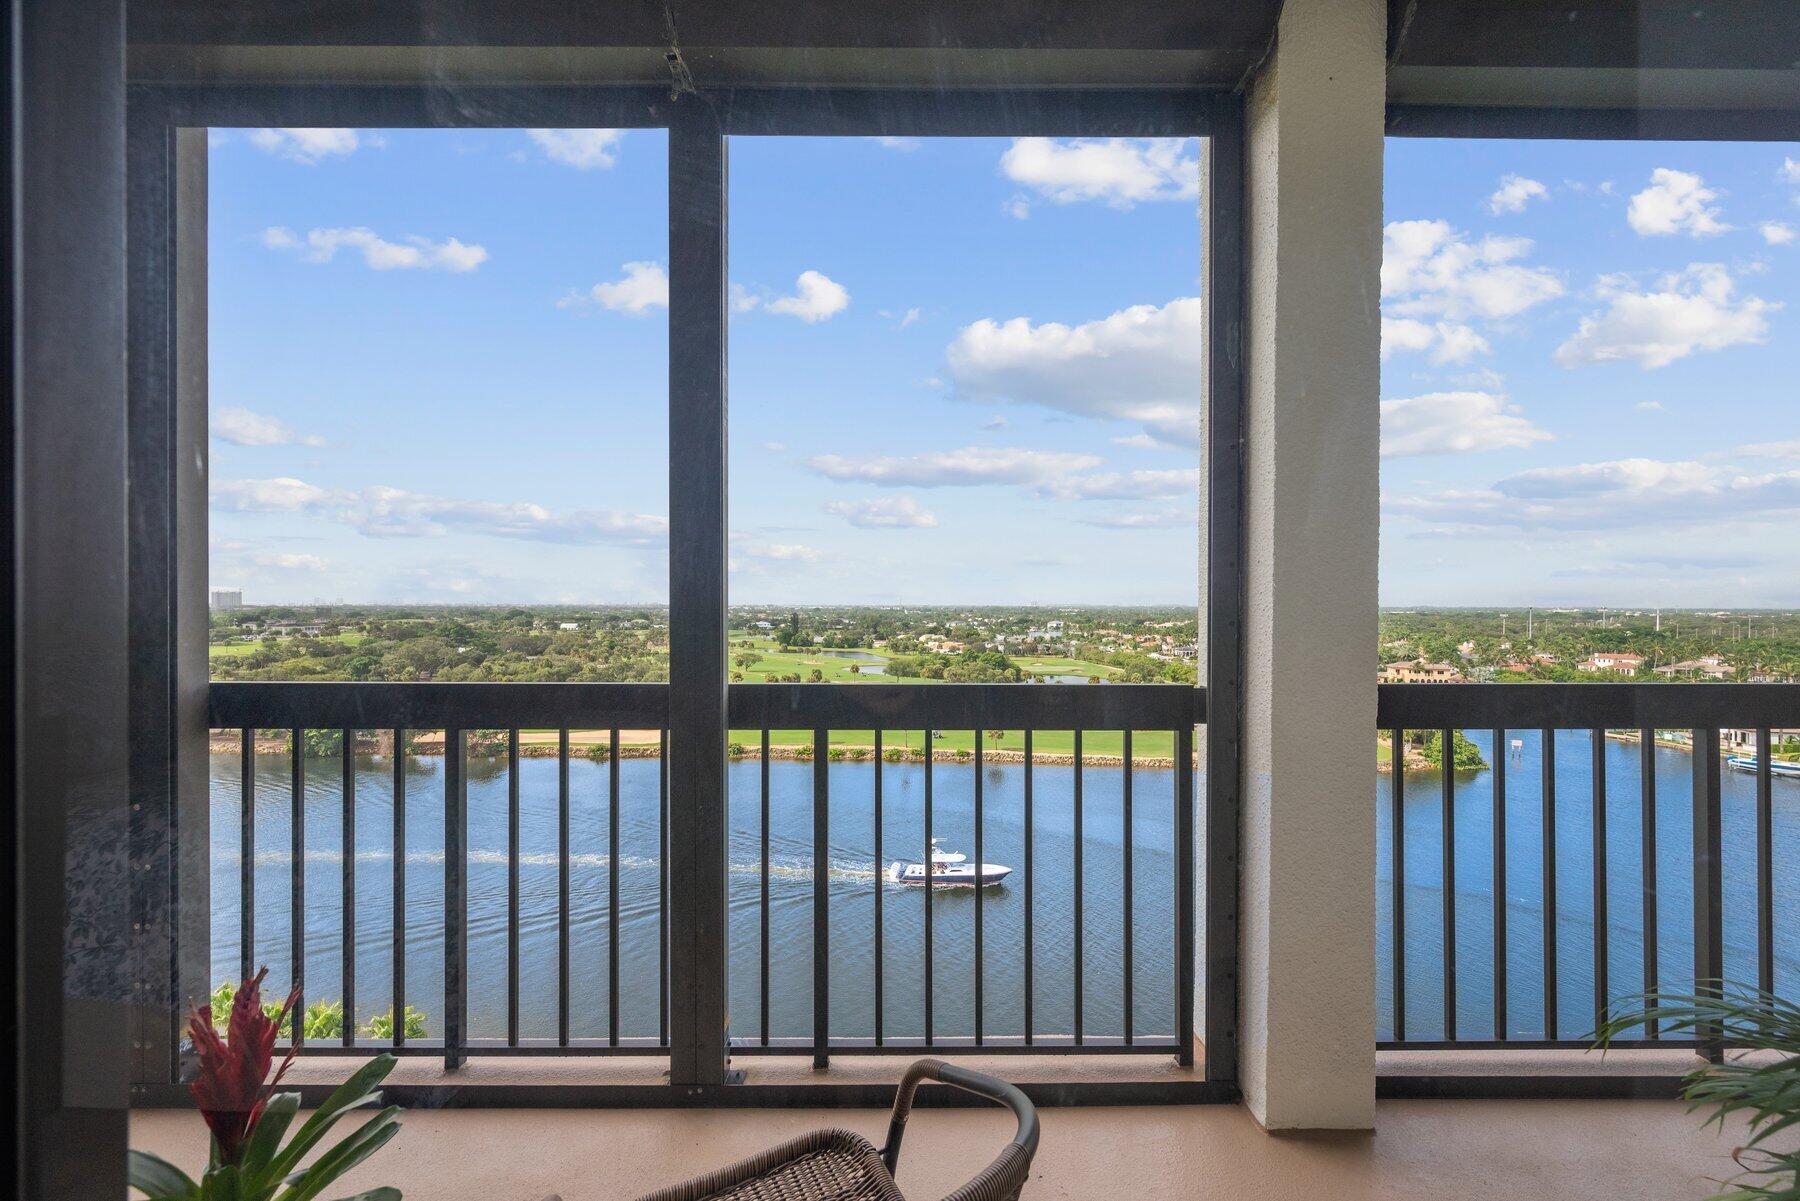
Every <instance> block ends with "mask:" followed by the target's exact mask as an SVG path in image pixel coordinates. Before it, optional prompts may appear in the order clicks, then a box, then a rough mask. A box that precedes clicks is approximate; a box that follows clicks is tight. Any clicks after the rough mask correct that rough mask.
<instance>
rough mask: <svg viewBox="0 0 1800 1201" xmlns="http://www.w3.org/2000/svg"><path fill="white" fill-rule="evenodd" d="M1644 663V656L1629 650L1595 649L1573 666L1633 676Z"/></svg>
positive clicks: (1583, 669) (1580, 668)
mask: <svg viewBox="0 0 1800 1201" xmlns="http://www.w3.org/2000/svg"><path fill="white" fill-rule="evenodd" d="M1643 665H1644V656H1642V655H1634V654H1631V653H1630V652H1629V651H1595V652H1594V653H1593V654H1591V655H1589V656H1588V657H1587V658H1585V659H1583V660H1582V661H1581V662H1580V663H1578V664H1576V665H1575V666H1576V667H1577V668H1578V669H1579V670H1581V671H1610V672H1613V673H1615V674H1616V675H1621V676H1635V675H1636V674H1637V673H1638V669H1639V668H1640V667H1642V666H1643Z"/></svg>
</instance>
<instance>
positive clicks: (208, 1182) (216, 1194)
mask: <svg viewBox="0 0 1800 1201" xmlns="http://www.w3.org/2000/svg"><path fill="white" fill-rule="evenodd" d="M243 1195H244V1193H243V1177H242V1176H240V1175H239V1174H238V1169H237V1165H236V1164H234V1163H222V1164H220V1165H218V1166H217V1167H214V1168H209V1169H208V1170H207V1173H206V1178H205V1179H204V1180H202V1181H201V1182H200V1196H201V1197H202V1198H203V1201H243Z"/></svg>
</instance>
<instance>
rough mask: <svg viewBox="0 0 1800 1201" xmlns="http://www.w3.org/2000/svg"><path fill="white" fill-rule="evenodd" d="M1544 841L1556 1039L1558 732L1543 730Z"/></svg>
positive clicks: (1548, 981) (1548, 980) (1549, 1031)
mask: <svg viewBox="0 0 1800 1201" xmlns="http://www.w3.org/2000/svg"><path fill="white" fill-rule="evenodd" d="M1539 737H1540V738H1541V739H1542V740H1543V751H1542V754H1541V755H1540V756H1539V758H1541V759H1542V761H1543V766H1542V771H1541V775H1540V787H1541V790H1542V793H1543V817H1542V821H1543V827H1544V830H1543V843H1544V851H1543V855H1544V871H1543V876H1544V880H1543V885H1544V1037H1545V1038H1546V1039H1549V1040H1550V1041H1552V1042H1554V1041H1556V1027H1557V1021H1556V731H1555V730H1541V731H1539Z"/></svg>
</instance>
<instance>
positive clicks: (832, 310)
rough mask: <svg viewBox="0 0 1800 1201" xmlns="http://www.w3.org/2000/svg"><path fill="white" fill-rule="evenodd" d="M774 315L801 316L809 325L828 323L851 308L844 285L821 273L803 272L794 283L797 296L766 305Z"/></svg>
mask: <svg viewBox="0 0 1800 1201" xmlns="http://www.w3.org/2000/svg"><path fill="white" fill-rule="evenodd" d="M763 307H764V308H765V309H767V310H768V311H769V312H771V313H785V314H786V315H788V316H790V317H798V318H800V320H802V321H804V322H806V323H807V324H808V325H816V324H817V323H818V322H820V321H826V320H829V319H830V318H832V317H835V316H837V314H839V313H841V312H843V311H844V310H845V309H847V308H849V307H850V293H849V292H848V291H846V290H845V288H844V285H843V284H840V283H838V282H837V281H836V280H834V279H832V278H831V277H830V276H828V275H826V274H824V273H823V272H820V271H802V272H801V273H800V278H799V279H796V280H795V281H794V294H793V295H792V296H782V297H779V298H777V299H775V300H771V301H769V302H768V303H767V304H765V305H763Z"/></svg>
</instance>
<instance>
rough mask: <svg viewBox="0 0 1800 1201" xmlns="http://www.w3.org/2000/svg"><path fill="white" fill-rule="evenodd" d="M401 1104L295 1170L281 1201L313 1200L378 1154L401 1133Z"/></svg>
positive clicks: (380, 1114)
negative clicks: (353, 1169)
mask: <svg viewBox="0 0 1800 1201" xmlns="http://www.w3.org/2000/svg"><path fill="white" fill-rule="evenodd" d="M399 1113H400V1110H399V1107H397V1106H389V1107H388V1108H386V1109H384V1110H382V1111H381V1112H380V1113H378V1114H376V1115H375V1116H374V1117H372V1118H370V1119H369V1120H368V1121H367V1122H366V1123H364V1124H363V1125H362V1126H361V1127H360V1128H359V1129H357V1130H356V1131H355V1132H354V1133H352V1134H349V1135H346V1136H345V1138H344V1140H343V1141H342V1142H340V1143H339V1144H338V1145H337V1146H335V1147H333V1148H332V1149H331V1150H329V1151H327V1152H325V1153H324V1154H323V1155H321V1156H319V1158H318V1159H317V1160H315V1161H313V1163H312V1164H311V1165H310V1166H308V1167H307V1168H306V1169H305V1170H303V1171H300V1172H297V1173H295V1176H294V1177H293V1178H292V1179H291V1180H290V1182H289V1185H288V1187H287V1188H286V1189H284V1190H282V1192H281V1194H280V1197H279V1201H312V1199H313V1198H314V1197H317V1196H318V1195H319V1194H320V1193H322V1192H324V1191H325V1188H326V1186H327V1185H329V1184H330V1183H331V1182H332V1181H334V1180H336V1179H337V1178H338V1177H339V1176H342V1175H343V1174H344V1173H345V1172H348V1171H349V1170H350V1169H351V1168H354V1167H355V1166H356V1165H357V1164H359V1163H361V1162H362V1161H363V1160H365V1159H367V1158H368V1157H369V1156H371V1155H373V1154H375V1152H377V1151H379V1150H380V1149H381V1148H382V1147H383V1146H385V1145H386V1144H387V1142H388V1140H389V1139H391V1138H393V1137H394V1136H395V1135H396V1134H399V1133H400V1123H399V1121H397V1120H396V1119H397V1117H398V1115H399Z"/></svg>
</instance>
